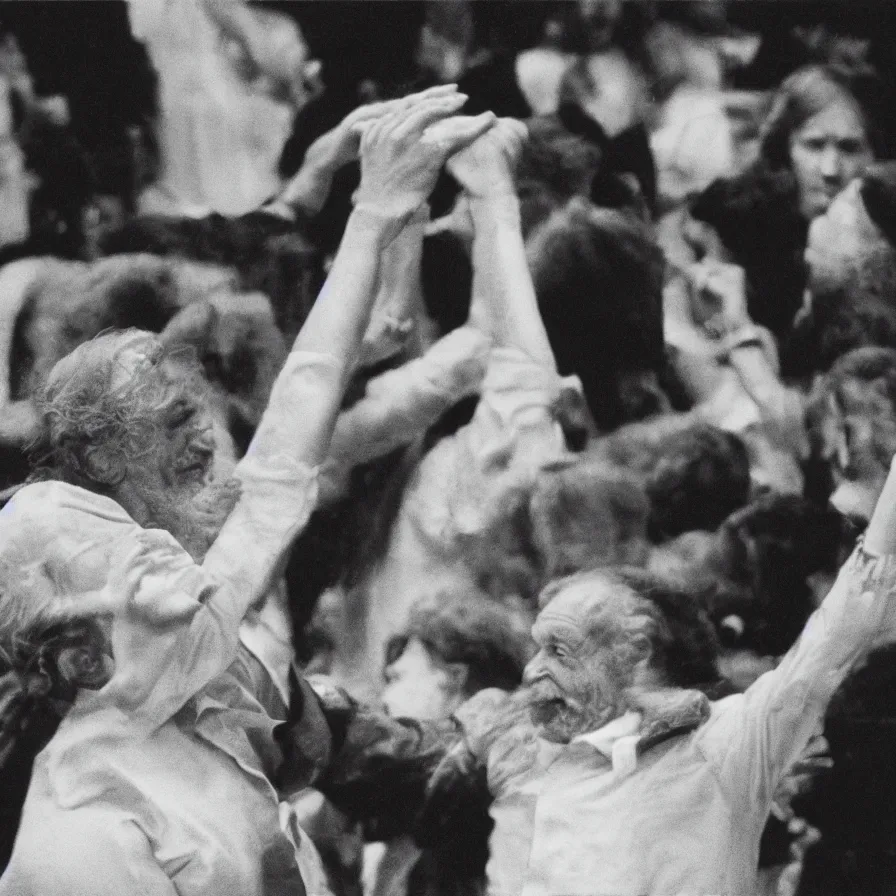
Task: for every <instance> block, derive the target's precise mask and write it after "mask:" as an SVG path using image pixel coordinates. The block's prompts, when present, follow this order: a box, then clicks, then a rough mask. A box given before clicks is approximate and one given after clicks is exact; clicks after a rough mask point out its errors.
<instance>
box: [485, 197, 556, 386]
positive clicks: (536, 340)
mask: <svg viewBox="0 0 896 896" xmlns="http://www.w3.org/2000/svg"><path fill="white" fill-rule="evenodd" d="M470 211H471V214H472V217H473V223H474V227H475V237H474V240H473V301H472V306H471V309H470V323H471V324H473V325H474V326H476V327H479V328H480V329H482V331H483V332H485V333H486V335H488V336H490V337H491V338H492V339H493V341H494V342H495V344H496V345H498V346H503V347H512V348H518V349H520V350H521V351H523V352H525V353H526V354H527V355H528V356H529V357H530V358H532V360H534V361H537V362H538V363H539V364H542V365H544V366H545V367H550V368H552V369H553V368H555V367H556V361H555V359H554V353H553V352H552V350H551V345H550V342H549V341H548V336H547V333H546V331H545V328H544V323H543V322H542V320H541V315H540V314H539V311H538V302H537V300H536V296H535V287H534V286H533V284H532V276H531V274H530V273H529V266H528V263H527V261H526V250H525V245H524V243H523V235H522V231H521V229H520V216H519V214H520V213H519V200H518V199H517V198H516V196H514V195H512V194H506V195H500V196H494V197H487V198H473V199H471V200H470Z"/></svg>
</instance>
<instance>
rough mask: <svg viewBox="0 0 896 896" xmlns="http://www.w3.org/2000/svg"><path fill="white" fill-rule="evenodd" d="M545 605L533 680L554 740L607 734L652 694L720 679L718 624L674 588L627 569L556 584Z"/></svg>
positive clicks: (537, 711)
mask: <svg viewBox="0 0 896 896" xmlns="http://www.w3.org/2000/svg"><path fill="white" fill-rule="evenodd" d="M540 603H541V605H542V607H543V609H542V610H541V613H540V614H539V616H538V619H537V620H536V622H535V625H534V626H533V628H532V636H533V638H534V639H535V643H536V646H537V647H538V653H537V654H536V656H535V657H534V658H533V659H532V660H531V662H530V663H529V664H528V665H527V666H526V671H525V674H524V683H525V685H526V687H527V695H528V700H529V706H530V713H531V716H532V720H533V722H534V723H535V724H536V726H537V727H538V728H539V729H540V733H541V734H542V736H543V737H545V738H546V739H547V740H551V741H555V742H557V743H568V742H569V741H570V740H571V739H572V738H573V737H575V736H577V735H579V734H584V733H586V732H588V731H593V730H595V729H597V728H600V727H602V726H603V725H605V724H606V723H607V722H610V721H612V720H613V719H614V718H617V717H618V716H620V715H622V714H624V713H625V712H626V711H628V709H630V708H632V706H633V705H634V702H635V701H636V700H637V697H638V695H641V694H644V693H645V692H647V693H649V692H650V691H653V690H656V689H662V688H693V687H699V686H701V685H706V684H708V683H710V682H713V681H714V680H715V679H716V678H717V671H716V642H715V638H714V635H713V631H712V628H711V626H710V624H709V621H708V619H707V618H706V616H705V615H704V613H703V611H702V610H701V608H700V605H699V604H698V603H697V601H695V600H694V598H693V597H692V596H691V595H690V594H688V593H687V592H686V590H685V589H684V588H683V587H681V586H679V585H677V584H674V583H672V582H671V581H666V580H665V579H663V578H661V577H659V576H656V575H653V574H650V573H647V572H644V571H642V570H638V569H630V568H625V567H620V568H617V569H611V570H599V571H593V572H587V573H580V574H578V575H575V576H570V577H568V578H565V579H560V580H559V581H557V582H554V583H552V584H551V585H549V586H548V587H547V588H546V589H545V591H544V592H543V594H542V598H541V601H540Z"/></svg>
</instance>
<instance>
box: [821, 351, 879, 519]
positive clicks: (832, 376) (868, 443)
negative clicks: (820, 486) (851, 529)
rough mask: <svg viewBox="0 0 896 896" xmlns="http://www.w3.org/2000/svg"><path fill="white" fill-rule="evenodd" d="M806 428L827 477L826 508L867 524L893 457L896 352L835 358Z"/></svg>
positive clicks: (847, 355)
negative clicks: (829, 490)
mask: <svg viewBox="0 0 896 896" xmlns="http://www.w3.org/2000/svg"><path fill="white" fill-rule="evenodd" d="M808 422H809V433H810V437H811V442H812V445H813V450H814V453H815V454H816V456H817V457H819V458H820V459H821V460H822V461H823V462H824V463H825V464H826V465H827V466H828V468H829V470H830V473H831V478H832V485H833V494H832V496H831V503H832V504H833V505H834V507H836V508H837V509H838V510H839V511H840V512H841V513H842V514H844V515H845V516H847V517H854V518H858V519H861V520H865V521H867V520H869V519H870V518H871V513H872V511H873V510H874V505H875V504H876V502H877V498H878V497H879V495H880V492H881V489H882V488H883V484H884V482H885V480H886V477H887V472H888V470H889V468H890V463H891V461H892V458H893V455H894V454H896V349H892V348H873V347H871V348H861V349H856V350H854V351H851V352H849V353H848V354H846V355H844V356H843V357H842V358H840V359H839V360H838V361H837V362H836V363H835V364H834V365H833V367H831V369H830V370H829V371H828V372H827V373H826V374H825V375H824V376H823V377H821V379H820V380H819V381H818V383H817V385H816V388H815V390H814V392H813V395H812V399H811V402H810V407H809V413H808Z"/></svg>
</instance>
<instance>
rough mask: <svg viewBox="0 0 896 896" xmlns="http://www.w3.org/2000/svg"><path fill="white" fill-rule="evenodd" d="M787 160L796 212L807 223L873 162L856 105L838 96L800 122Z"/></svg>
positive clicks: (820, 212) (792, 136) (793, 135)
mask: <svg viewBox="0 0 896 896" xmlns="http://www.w3.org/2000/svg"><path fill="white" fill-rule="evenodd" d="M790 160H791V163H792V165H793V172H794V174H795V175H796V180H797V185H798V187H799V196H800V211H801V212H802V214H803V217H804V218H805V219H806V220H807V221H811V220H812V219H813V218H815V217H816V216H818V215H820V214H822V213H823V212H825V211H826V210H827V208H828V206H829V205H830V204H831V202H832V200H833V199H834V197H835V196H836V195H837V194H838V193H839V192H840V191H841V190H842V189H843V188H844V187H845V186H846V185H847V184H848V183H849V182H850V181H851V180H853V179H854V178H856V177H859V176H860V175H861V174H862V173H863V172H864V170H865V168H866V167H867V166H868V165H869V164H871V162H873V161H874V154H873V153H872V151H871V144H870V142H869V141H868V135H867V133H866V132H865V125H864V122H863V121H862V116H861V114H860V112H859V109H858V107H857V106H856V104H855V103H854V102H853V101H852V100H851V99H849V98H847V97H846V96H843V97H840V98H839V99H837V100H835V101H834V102H832V103H831V104H830V105H828V106H827V107H826V108H824V109H822V110H821V112H819V113H817V114H816V115H813V116H812V117H811V118H809V119H808V120H807V121H805V122H803V124H802V126H801V127H799V128H797V129H796V130H795V131H794V132H793V134H792V135H791V137H790Z"/></svg>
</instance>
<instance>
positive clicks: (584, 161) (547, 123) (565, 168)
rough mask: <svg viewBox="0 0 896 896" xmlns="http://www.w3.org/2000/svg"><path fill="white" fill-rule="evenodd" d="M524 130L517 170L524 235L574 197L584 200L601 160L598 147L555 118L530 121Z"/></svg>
mask: <svg viewBox="0 0 896 896" xmlns="http://www.w3.org/2000/svg"><path fill="white" fill-rule="evenodd" d="M526 126H527V128H528V131H529V139H528V140H527V141H526V144H525V146H524V147H523V151H522V154H521V155H520V159H519V162H518V164H517V169H516V186H517V193H518V194H519V197H520V204H521V207H522V221H523V234H524V235H528V233H529V232H530V231H531V230H532V228H533V227H534V226H535V225H537V224H540V223H541V222H542V221H543V220H544V219H545V218H547V217H548V215H549V214H550V213H551V212H553V211H554V210H555V209H557V208H559V207H560V206H562V205H563V204H565V203H566V202H567V201H568V200H570V199H572V198H573V196H583V197H585V198H587V197H588V196H589V194H590V192H591V184H592V181H593V180H594V176H595V174H596V173H597V170H598V167H599V165H600V160H601V151H600V149H598V148H597V146H595V145H594V144H593V143H591V142H589V141H588V140H586V139H585V138H584V137H581V136H579V135H578V134H573V133H571V132H570V131H568V130H567V129H566V128H565V127H564V126H563V124H562V123H561V121H560V120H559V118H557V117H556V116H554V115H542V116H538V117H536V118H531V119H529V120H528V121H527V122H526Z"/></svg>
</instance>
